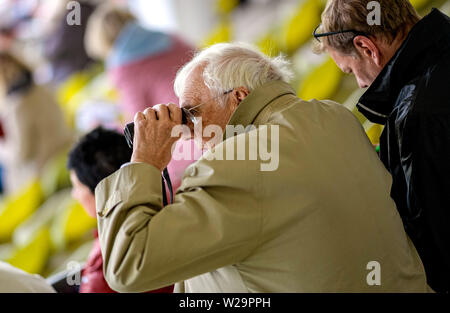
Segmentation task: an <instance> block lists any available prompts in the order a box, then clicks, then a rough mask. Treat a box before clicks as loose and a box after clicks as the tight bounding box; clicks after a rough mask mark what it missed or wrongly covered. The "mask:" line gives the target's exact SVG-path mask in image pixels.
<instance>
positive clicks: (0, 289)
mask: <svg viewBox="0 0 450 313" xmlns="http://www.w3.org/2000/svg"><path fill="white" fill-rule="evenodd" d="M55 292H56V291H55V290H54V289H53V288H52V287H51V286H50V285H49V284H48V283H47V282H46V281H45V279H44V278H42V277H41V276H39V275H31V274H28V273H26V272H24V271H22V270H20V269H18V268H15V267H13V266H11V265H10V264H8V263H5V262H0V293H55Z"/></svg>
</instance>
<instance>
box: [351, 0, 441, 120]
mask: <svg viewBox="0 0 450 313" xmlns="http://www.w3.org/2000/svg"><path fill="white" fill-rule="evenodd" d="M449 33H450V19H449V17H448V16H446V15H445V14H443V13H441V12H440V11H439V10H437V9H433V11H432V12H431V13H430V14H429V15H427V16H426V17H424V18H423V19H422V20H421V21H420V22H418V23H417V24H416V25H415V26H414V27H413V28H412V30H411V31H410V33H409V34H408V37H407V38H406V40H405V42H404V43H403V44H402V46H401V47H400V48H399V49H398V51H397V52H396V54H395V55H394V56H393V57H392V59H391V60H390V61H389V62H388V64H387V65H386V66H385V67H384V69H383V70H382V71H381V73H380V75H378V77H377V78H376V80H375V81H374V82H373V84H372V85H371V86H370V87H369V89H368V90H367V91H366V93H365V94H364V95H363V96H362V97H361V99H360V100H359V103H358V104H357V107H358V109H359V111H360V112H361V113H362V114H364V115H365V116H366V117H367V118H368V119H369V120H370V121H371V122H374V123H378V124H385V123H386V121H387V119H388V117H389V116H390V115H391V113H392V111H393V110H394V108H395V105H396V99H397V97H398V95H399V93H400V90H401V89H402V88H403V87H404V86H405V85H406V84H408V83H409V82H410V81H411V80H412V79H414V78H415V77H417V75H420V74H421V73H423V71H424V70H425V69H426V68H427V67H428V66H429V65H430V64H429V63H428V62H425V61H424V60H425V59H426V58H425V56H426V55H429V54H430V52H431V51H439V50H442V49H444V48H445V47H444V46H443V45H444V44H445V45H447V47H448V46H449V45H450V42H449V40H448V34H449Z"/></svg>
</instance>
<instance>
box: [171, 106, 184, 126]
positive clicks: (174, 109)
mask: <svg viewBox="0 0 450 313" xmlns="http://www.w3.org/2000/svg"><path fill="white" fill-rule="evenodd" d="M169 112H170V119H171V120H172V121H173V122H175V123H177V124H181V123H182V113H181V109H180V107H178V105H176V104H174V103H169Z"/></svg>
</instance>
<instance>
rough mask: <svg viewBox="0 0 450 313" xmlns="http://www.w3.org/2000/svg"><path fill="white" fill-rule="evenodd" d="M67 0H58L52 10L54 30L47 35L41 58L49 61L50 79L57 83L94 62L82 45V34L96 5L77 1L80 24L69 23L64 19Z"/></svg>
mask: <svg viewBox="0 0 450 313" xmlns="http://www.w3.org/2000/svg"><path fill="white" fill-rule="evenodd" d="M67 3H69V0H57V1H55V5H57V6H59V9H58V10H56V11H57V12H55V17H54V18H55V19H56V20H57V23H56V25H55V27H54V29H53V31H51V32H49V33H48V34H47V35H46V39H45V41H44V44H43V49H44V57H45V58H46V59H47V61H48V62H49V64H50V70H51V74H50V77H51V82H52V83H53V84H55V85H58V84H60V83H62V82H64V81H65V80H67V78H69V77H70V75H72V74H73V73H76V72H79V71H82V70H85V69H87V68H88V67H89V66H90V65H92V64H93V63H94V60H92V59H91V58H90V57H89V56H88V54H87V52H86V50H85V48H84V36H85V32H86V27H87V24H88V20H89V18H90V16H91V14H92V13H93V12H94V10H95V7H96V4H95V2H93V1H88V0H84V1H78V3H79V4H80V19H81V20H80V22H81V24H80V25H69V24H68V22H67V16H68V14H71V11H70V10H68V9H67Z"/></svg>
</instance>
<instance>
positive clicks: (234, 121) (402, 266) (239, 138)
mask: <svg viewBox="0 0 450 313" xmlns="http://www.w3.org/2000/svg"><path fill="white" fill-rule="evenodd" d="M290 77H291V72H290V70H289V64H288V63H287V62H286V61H285V60H284V59H283V58H282V57H278V58H273V59H272V58H269V57H267V56H265V55H264V54H262V53H261V52H259V51H257V50H256V49H255V48H253V47H251V46H247V45H245V44H219V45H214V46H212V47H210V48H208V49H206V50H204V51H202V52H200V53H199V54H198V55H197V56H196V57H194V59H193V60H192V61H191V62H189V63H188V64H187V65H186V66H185V67H184V68H182V69H181V70H180V71H179V73H178V76H177V79H176V82H175V90H176V93H177V95H178V97H179V99H180V106H181V109H180V107H178V106H177V105H174V104H168V105H158V106H155V107H153V108H151V109H147V110H145V111H144V112H142V113H138V114H136V116H135V120H134V122H135V137H134V151H133V156H132V160H131V162H130V164H128V165H127V166H125V167H123V168H122V169H120V170H119V171H117V172H116V173H114V174H113V175H111V176H110V177H108V178H106V179H105V180H104V181H102V182H101V183H100V184H99V185H98V186H97V188H96V192H95V194H96V204H97V212H98V223H99V237H100V242H101V247H102V253H103V258H104V271H105V277H106V279H107V281H108V283H109V284H110V286H111V287H112V288H113V289H115V290H118V291H122V292H141V291H145V290H151V289H157V288H161V287H163V286H167V285H170V284H172V283H178V284H177V288H176V290H178V291H182V292H183V291H184V292H425V291H428V286H427V284H426V278H425V274H424V269H423V266H422V263H421V260H420V258H419V256H418V255H417V252H416V250H415V248H414V246H413V245H412V244H411V241H410V240H409V238H408V237H407V235H406V234H405V232H404V230H403V227H402V222H401V219H400V216H399V215H398V213H397V210H396V208H395V204H394V202H393V201H392V199H391V198H390V196H389V191H390V187H391V182H392V180H391V176H390V175H389V173H388V172H387V171H386V169H385V168H384V167H383V165H382V164H381V162H380V161H379V159H378V157H377V155H376V153H375V151H374V149H373V147H372V146H371V144H370V142H369V141H368V139H367V137H366V135H365V134H364V131H363V129H362V127H361V126H360V125H359V123H358V121H357V119H356V118H355V117H354V116H353V115H352V114H351V113H350V112H349V111H348V110H346V109H345V108H344V107H342V106H340V105H338V104H336V103H333V102H330V101H323V102H320V101H317V100H312V101H309V102H307V101H303V100H300V99H298V98H297V97H296V95H295V92H294V90H293V89H292V88H291V86H290V85H289V84H288V81H289V78H290ZM149 88H151V86H149ZM183 111H184V112H185V114H186V115H187V117H189V119H188V122H187V125H185V128H188V129H189V130H190V131H191V132H190V133H194V135H195V136H201V137H202V140H203V142H204V143H205V144H206V143H209V145H207V146H208V150H207V151H206V152H205V153H204V154H203V156H202V157H201V158H200V160H198V161H197V162H195V163H193V164H192V165H191V166H190V167H188V168H187V170H186V172H185V174H184V177H183V181H182V185H181V187H180V188H179V190H178V192H177V194H176V196H175V198H174V202H173V203H171V204H169V205H167V206H165V207H163V206H162V204H161V202H162V200H161V199H162V196H161V176H160V175H161V171H162V170H163V169H164V168H165V166H167V164H168V162H169V161H170V159H171V153H172V151H171V150H172V149H171V147H172V146H173V144H174V142H176V141H177V140H178V139H179V137H180V136H179V133H178V132H177V131H173V130H174V129H176V128H177V127H179V126H180V125H181V124H182V112H183ZM238 126H241V130H242V131H241V132H239V131H238V132H232V133H231V134H230V132H229V131H227V133H225V130H230V129H232V130H239V127H238ZM199 133H200V134H199ZM217 138H220V140H217ZM211 143H212V144H211ZM269 150H270V153H269ZM269 164H270V166H268V165H269Z"/></svg>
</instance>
